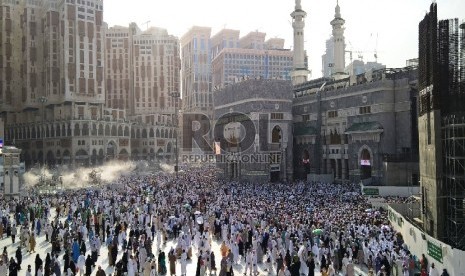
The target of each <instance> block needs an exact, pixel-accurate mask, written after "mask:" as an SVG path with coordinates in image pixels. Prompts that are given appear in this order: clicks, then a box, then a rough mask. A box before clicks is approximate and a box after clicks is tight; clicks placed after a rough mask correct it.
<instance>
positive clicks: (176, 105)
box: [170, 92, 180, 178]
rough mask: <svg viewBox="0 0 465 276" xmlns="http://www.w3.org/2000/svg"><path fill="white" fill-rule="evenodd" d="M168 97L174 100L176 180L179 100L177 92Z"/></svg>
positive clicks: (176, 169)
mask: <svg viewBox="0 0 465 276" xmlns="http://www.w3.org/2000/svg"><path fill="white" fill-rule="evenodd" d="M170 96H171V97H172V98H173V100H174V117H175V118H176V132H175V133H176V135H175V141H174V143H175V147H174V153H175V158H176V165H175V167H174V172H175V173H176V178H178V171H179V154H178V136H179V120H178V99H179V96H180V95H179V92H171V93H170Z"/></svg>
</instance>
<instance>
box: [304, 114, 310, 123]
mask: <svg viewBox="0 0 465 276" xmlns="http://www.w3.org/2000/svg"><path fill="white" fill-rule="evenodd" d="M302 120H303V121H304V122H308V121H310V114H305V115H302Z"/></svg>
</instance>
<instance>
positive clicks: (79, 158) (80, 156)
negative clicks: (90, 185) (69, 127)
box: [75, 149, 89, 166]
mask: <svg viewBox="0 0 465 276" xmlns="http://www.w3.org/2000/svg"><path fill="white" fill-rule="evenodd" d="M75 159H76V163H77V164H79V165H81V166H87V165H89V164H88V163H89V160H88V159H89V155H88V153H87V151H85V150H83V149H80V150H78V151H77V152H76V155H75Z"/></svg>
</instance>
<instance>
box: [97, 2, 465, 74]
mask: <svg viewBox="0 0 465 276" xmlns="http://www.w3.org/2000/svg"><path fill="white" fill-rule="evenodd" d="M431 2H432V1H431V0H383V1H381V0H339V5H340V7H341V14H342V17H343V18H344V19H345V21H346V24H345V27H346V31H345V38H346V44H347V47H346V50H352V51H353V52H354V54H353V58H354V59H355V58H357V56H358V54H356V53H355V52H356V51H364V52H366V53H365V54H364V60H365V61H367V60H368V61H374V53H373V52H374V51H375V49H376V44H377V45H378V46H377V51H378V62H381V63H384V64H386V65H387V66H388V67H402V66H405V61H406V60H407V59H410V58H415V57H417V53H418V46H417V44H418V22H419V21H420V20H421V19H422V18H423V17H424V15H425V13H426V12H427V10H429V5H430V4H431ZM437 3H438V15H439V18H440V19H445V18H452V17H459V18H460V19H461V20H462V19H465V0H438V1H437ZM294 6H295V0H105V2H104V19H105V21H106V22H107V23H108V25H109V26H113V25H123V26H127V25H128V24H129V22H136V23H137V24H138V25H139V27H140V28H141V29H142V30H145V29H146V28H147V25H146V24H144V22H146V21H150V23H149V25H150V26H156V27H162V28H166V29H167V30H168V32H169V33H170V34H173V35H176V36H178V37H181V36H182V35H183V34H184V33H186V32H187V30H188V29H189V28H190V27H191V26H193V25H197V26H208V27H211V28H212V34H215V33H216V32H218V31H219V30H221V29H223V28H224V27H226V28H229V29H237V30H240V31H241V36H243V35H245V34H247V33H248V32H250V31H256V30H258V31H260V32H265V33H266V34H267V39H268V38H271V37H281V38H284V39H285V40H286V42H285V47H286V48H292V26H291V23H290V22H291V17H290V13H291V12H292V11H293V9H294ZM335 6H336V0H302V8H303V9H304V10H305V11H306V12H307V18H306V27H305V40H306V42H305V49H306V50H307V54H308V56H309V67H310V69H311V70H312V78H316V77H320V76H321V55H322V54H323V53H324V51H325V41H326V39H328V38H329V37H330V34H331V25H330V24H329V22H330V21H331V19H332V18H333V17H334V7H335ZM376 37H378V39H376ZM376 42H377V43H376ZM346 60H347V61H346V64H347V63H348V62H349V57H348V54H347V56H346Z"/></svg>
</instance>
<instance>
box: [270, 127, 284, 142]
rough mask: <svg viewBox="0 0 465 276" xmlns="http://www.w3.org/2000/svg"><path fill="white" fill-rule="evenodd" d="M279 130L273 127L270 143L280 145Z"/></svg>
mask: <svg viewBox="0 0 465 276" xmlns="http://www.w3.org/2000/svg"><path fill="white" fill-rule="evenodd" d="M281 136H282V134H281V128H280V127H279V126H275V127H274V128H273V130H272V131H271V143H281Z"/></svg>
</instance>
